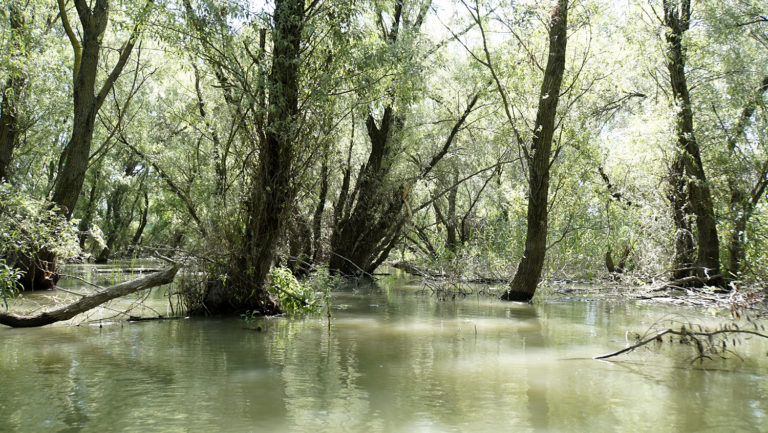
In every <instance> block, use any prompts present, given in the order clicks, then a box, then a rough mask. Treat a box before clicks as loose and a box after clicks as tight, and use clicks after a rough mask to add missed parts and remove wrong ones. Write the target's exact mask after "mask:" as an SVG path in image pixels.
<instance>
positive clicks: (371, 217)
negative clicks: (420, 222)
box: [328, 106, 407, 276]
mask: <svg viewBox="0 0 768 433" xmlns="http://www.w3.org/2000/svg"><path fill="white" fill-rule="evenodd" d="M401 124H402V120H400V119H399V118H398V117H397V115H396V114H395V113H394V109H393V108H392V106H388V107H387V108H386V109H385V110H384V115H383V116H382V119H381V122H380V124H379V125H378V126H377V125H376V121H375V120H374V118H373V116H371V115H369V116H368V119H367V121H366V126H367V128H368V137H369V138H370V141H371V153H370V154H369V155H368V161H367V162H366V163H365V165H364V166H363V167H362V169H361V170H360V173H359V175H358V179H357V183H356V185H355V188H354V189H353V191H352V194H351V196H348V197H346V194H344V195H345V197H343V198H342V197H340V199H339V203H338V204H337V206H338V207H339V208H340V209H344V211H343V212H341V214H342V216H341V217H340V218H339V220H338V221H337V223H336V225H335V227H334V230H333V233H332V234H331V256H330V258H329V262H328V267H329V269H330V270H331V271H332V272H334V273H339V274H342V275H358V276H360V275H362V274H367V273H372V272H373V271H374V270H375V265H374V264H375V263H377V262H378V259H379V256H380V255H381V252H382V251H383V250H384V249H386V247H387V241H388V239H390V238H391V237H392V231H393V229H394V228H395V227H397V226H398V221H399V220H400V219H401V218H402V215H401V211H402V209H403V207H404V204H405V196H406V195H407V192H404V191H403V187H402V186H399V187H398V186H397V183H395V182H394V181H392V180H389V179H388V174H389V172H390V169H391V166H392V160H393V156H392V155H393V154H394V152H396V150H397V149H396V148H397V147H398V144H399V143H397V142H396V139H395V138H393V135H394V134H395V129H396V128H399V126H400V125H401ZM390 182H391V183H392V184H390Z"/></svg>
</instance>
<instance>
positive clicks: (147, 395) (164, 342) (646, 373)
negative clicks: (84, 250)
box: [0, 279, 768, 433]
mask: <svg viewBox="0 0 768 433" xmlns="http://www.w3.org/2000/svg"><path fill="white" fill-rule="evenodd" d="M680 311H681V310H679V309H674V308H672V307H664V306H658V305H645V304H638V303H621V302H608V301H552V302H545V303H542V304H538V305H524V304H515V303H504V302H499V301H496V300H494V299H489V298H487V297H482V296H470V297H467V298H464V299H457V300H452V299H449V300H446V301H438V300H436V299H435V298H434V297H432V296H429V295H426V294H423V293H420V292H419V286H418V284H416V283H414V284H406V280H403V279H391V280H385V281H383V282H382V283H381V284H380V285H379V286H378V287H367V288H358V289H356V290H352V289H347V290H344V291H341V292H338V293H335V294H334V306H333V309H332V322H331V326H330V330H329V328H328V322H327V319H326V318H325V317H313V318H308V319H288V318H279V319H265V320H260V321H259V322H258V323H255V324H254V325H253V327H256V326H258V327H259V328H260V329H261V331H257V330H254V329H248V328H247V327H245V326H244V323H243V321H241V320H235V319H213V320H211V319H207V320H206V319H187V320H171V321H162V322H139V323H126V322H115V323H114V324H106V325H105V324H104V323H102V327H99V326H98V323H96V322H94V323H91V324H89V323H88V322H82V324H81V326H51V327H46V328H41V329H7V328H1V329H0V347H2V351H0V431H19V432H38V431H39V432H77V431H84V432H103V431H141V432H150V431H158V432H197V431H201V432H202V431H223V432H251V431H253V432H258V431H269V432H365V433H374V432H499V431H519V432H526V431H536V432H539V431H541V432H571V431H585V432H586V431H589V432H597V431H633V432H634V431H649V432H650V431H653V432H689V431H690V432H694V431H758V432H760V431H768V376H766V373H768V362H766V351H768V347H766V344H765V343H763V342H748V343H747V344H744V345H742V346H741V348H740V353H741V354H742V355H743V356H745V360H744V361H738V360H731V361H727V362H719V361H716V362H711V363H707V364H705V365H704V366H703V367H696V366H694V367H693V368H692V367H691V366H690V365H689V360H690V358H691V355H692V352H691V351H690V348H687V347H667V348H661V350H657V351H650V350H641V351H639V352H637V353H635V354H633V355H630V356H625V357H622V358H621V360H620V362H600V361H595V360H593V359H591V357H592V356H594V355H598V354H602V353H605V352H609V351H612V350H615V349H619V348H621V347H623V346H624V344H625V333H626V331H628V330H629V331H640V332H642V331H644V330H645V329H647V328H648V327H649V326H650V325H651V324H652V323H654V322H655V321H657V320H659V319H660V318H662V317H667V316H669V315H670V314H678V313H680ZM685 315H686V316H687V317H689V318H693V319H696V320H702V321H706V320H708V319H707V317H706V316H703V315H701V316H697V313H695V312H692V311H686V312H685Z"/></svg>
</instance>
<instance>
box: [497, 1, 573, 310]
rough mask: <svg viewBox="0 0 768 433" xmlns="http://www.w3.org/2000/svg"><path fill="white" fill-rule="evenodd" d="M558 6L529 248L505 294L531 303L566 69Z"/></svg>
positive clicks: (534, 154)
mask: <svg viewBox="0 0 768 433" xmlns="http://www.w3.org/2000/svg"><path fill="white" fill-rule="evenodd" d="M555 8H556V9H555V11H554V13H553V14H552V23H551V24H550V28H549V57H548V60H547V67H546V69H545V71H544V79H543V82H542V84H541V93H540V98H539V108H538V111H537V113H536V124H535V125H536V129H535V131H534V136H533V143H532V144H531V156H530V159H529V161H528V215H527V220H526V221H527V223H528V229H527V232H526V238H525V251H524V253H523V258H522V259H521V260H520V264H519V265H518V267H517V271H516V272H515V276H514V278H513V279H512V282H511V283H510V286H509V289H508V290H507V291H506V292H505V293H504V294H503V295H502V299H504V300H507V301H526V302H527V301H530V300H531V298H533V295H534V293H535V292H536V287H537V286H538V284H539V279H540V278H541V271H542V268H543V267H544V258H545V255H546V252H547V228H548V226H547V219H548V212H549V169H550V165H551V157H552V140H553V137H554V133H555V117H556V115H557V103H558V101H559V100H560V87H561V84H562V81H563V74H564V72H565V52H566V42H567V34H566V30H567V26H568V23H567V21H568V0H559V1H558V3H557V6H556V7H555Z"/></svg>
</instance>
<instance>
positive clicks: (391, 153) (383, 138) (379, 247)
mask: <svg viewBox="0 0 768 433" xmlns="http://www.w3.org/2000/svg"><path fill="white" fill-rule="evenodd" d="M430 5H431V1H429V0H427V1H415V2H406V1H405V0H394V2H393V3H392V12H391V15H390V16H388V17H386V18H385V14H384V11H378V13H379V16H378V17H377V22H378V26H379V29H378V30H379V31H380V33H379V37H380V41H381V46H382V47H383V50H384V51H385V53H386V60H387V62H388V66H390V67H394V68H397V67H402V65H398V62H403V63H408V62H418V61H419V60H418V59H416V58H415V57H416V55H417V54H416V53H417V51H416V44H415V40H416V39H417V38H418V36H419V32H420V29H421V26H422V24H423V23H424V20H425V18H426V15H427V12H428V11H429V8H430ZM404 53H407V54H405V55H407V56H408V57H409V58H407V59H403V58H401V57H400V56H403V55H404ZM403 69H405V71H402V70H401V71H398V72H396V74H399V75H398V76H397V78H398V79H399V80H402V81H404V82H408V81H409V80H412V79H414V78H416V77H413V76H408V75H407V74H409V73H410V72H411V71H412V70H413V69H417V68H416V67H414V68H412V69H409V68H403ZM384 93H385V95H386V96H384V97H383V98H381V99H383V100H384V103H383V104H382V105H383V109H382V107H381V106H377V105H376V104H371V107H370V109H369V110H368V113H367V116H366V119H365V129H366V132H367V138H368V140H369V141H370V146H371V147H370V149H371V150H370V152H369V153H368V157H367V160H366V161H365V163H364V164H363V165H362V166H361V168H360V170H359V171H358V173H357V178H356V180H355V183H354V184H352V183H351V179H352V173H351V170H350V168H347V170H346V171H345V173H344V178H343V180H342V187H341V189H340V192H339V195H338V199H337V201H336V204H335V209H334V214H335V218H334V227H333V233H332V235H331V253H330V258H329V265H328V266H329V268H330V270H331V271H332V272H336V273H340V274H345V275H357V276H360V275H365V274H371V273H373V271H374V270H375V269H376V268H377V267H379V265H381V263H383V261H384V260H385V259H386V258H387V257H388V255H389V253H390V251H391V250H392V248H394V246H395V245H396V244H397V243H398V242H399V241H400V240H401V236H402V229H403V226H404V225H405V224H406V223H407V222H408V220H409V218H410V211H409V210H408V209H407V208H408V200H409V199H410V197H409V195H410V192H411V189H412V188H413V187H414V186H415V185H416V184H417V183H418V182H420V181H423V180H424V179H426V178H427V176H428V175H429V174H430V173H431V172H432V169H433V168H434V167H435V166H436V165H437V164H438V163H439V162H440V161H441V160H442V159H443V157H445V155H446V154H447V153H448V152H449V150H450V148H451V146H452V145H453V144H454V142H455V140H456V137H457V135H458V133H459V132H460V131H461V129H462V128H463V125H464V123H465V122H466V120H467V117H468V116H469V115H470V114H471V113H472V111H473V110H474V108H475V105H476V104H477V101H478V99H479V96H480V94H479V93H475V94H474V95H473V96H470V97H469V98H468V102H467V104H466V106H465V107H464V109H463V112H461V114H460V115H459V116H458V119H456V120H455V121H454V123H453V127H452V129H451V130H450V132H449V133H448V135H447V136H446V138H445V140H444V141H443V142H442V144H441V145H440V146H439V147H438V149H437V150H436V151H435V152H434V153H432V154H431V156H428V157H427V159H425V160H424V161H419V163H418V165H419V167H418V168H417V169H416V171H415V173H413V174H412V175H409V176H407V177H406V176H403V175H401V174H396V171H397V166H398V164H402V163H403V161H404V160H405V159H406V156H407V155H406V154H405V141H406V136H405V134H404V131H405V128H406V124H407V120H408V109H409V103H410V101H409V100H408V98H405V97H403V96H402V95H401V94H398V90H396V89H394V85H393V86H391V87H389V88H387V89H385V90H384Z"/></svg>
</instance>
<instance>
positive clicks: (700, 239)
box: [662, 0, 720, 283]
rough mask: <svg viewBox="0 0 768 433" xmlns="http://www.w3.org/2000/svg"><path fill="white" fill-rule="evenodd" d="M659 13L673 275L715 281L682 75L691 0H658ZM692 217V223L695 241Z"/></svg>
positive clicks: (710, 214) (713, 244)
mask: <svg viewBox="0 0 768 433" xmlns="http://www.w3.org/2000/svg"><path fill="white" fill-rule="evenodd" d="M662 19H663V24H664V26H665V31H666V34H665V40H666V48H667V52H666V66H667V70H668V72H669V84H670V88H671V90H672V98H673V102H674V104H675V109H676V114H675V120H676V122H675V131H676V134H677V137H676V149H675V156H674V159H673V161H672V164H671V167H670V173H669V192H668V197H669V200H670V202H671V203H672V213H673V221H674V223H675V257H674V261H675V263H674V268H675V270H674V277H675V278H676V279H678V280H681V279H686V278H689V277H696V280H697V281H700V282H701V281H703V282H709V281H712V282H715V283H716V282H718V281H719V274H720V243H719V240H718V235H717V221H716V219H715V211H714V206H713V202H712V193H711V191H710V187H709V183H708V181H707V176H706V174H705V172H704V165H703V163H702V159H701V150H700V147H699V144H698V142H697V141H696V135H695V132H694V124H693V108H692V105H691V95H690V91H689V87H688V79H687V75H686V60H687V59H686V56H687V52H686V48H685V43H684V36H685V33H686V32H687V31H688V30H689V29H690V23H691V0H663V18H662ZM692 217H693V219H695V225H696V230H695V238H696V242H695V243H694V234H693V233H694V230H693V227H692V222H691V219H692ZM694 244H695V246H694ZM694 249H695V251H696V258H695V259H694Z"/></svg>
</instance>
